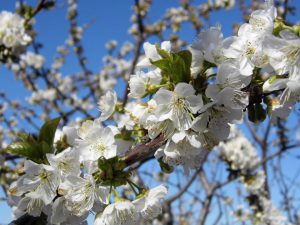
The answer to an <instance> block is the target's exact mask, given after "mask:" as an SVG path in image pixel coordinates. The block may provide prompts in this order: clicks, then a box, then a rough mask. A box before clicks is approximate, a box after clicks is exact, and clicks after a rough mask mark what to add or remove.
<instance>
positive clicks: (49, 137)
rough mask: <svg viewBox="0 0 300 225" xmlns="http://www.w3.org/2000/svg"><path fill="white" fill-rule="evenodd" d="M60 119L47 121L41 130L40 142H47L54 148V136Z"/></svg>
mask: <svg viewBox="0 0 300 225" xmlns="http://www.w3.org/2000/svg"><path fill="white" fill-rule="evenodd" d="M59 121H60V118H56V119H53V120H49V121H47V122H46V123H45V124H44V125H43V126H42V127H41V130H40V134H39V138H38V142H43V141H45V142H46V143H47V144H48V145H49V146H53V141H54V136H55V132H56V129H57V126H58V124H59Z"/></svg>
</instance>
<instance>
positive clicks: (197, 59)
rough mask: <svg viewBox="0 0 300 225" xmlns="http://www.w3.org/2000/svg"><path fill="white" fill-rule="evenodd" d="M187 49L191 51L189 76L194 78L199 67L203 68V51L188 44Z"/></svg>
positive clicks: (198, 71)
mask: <svg viewBox="0 0 300 225" xmlns="http://www.w3.org/2000/svg"><path fill="white" fill-rule="evenodd" d="M189 51H190V52H191V53H192V64H191V76H192V77H193V78H194V79H196V78H197V76H198V74H199V73H200V71H201V69H202V68H203V62H204V57H203V52H202V51H201V50H198V49H195V48H193V47H192V46H189Z"/></svg>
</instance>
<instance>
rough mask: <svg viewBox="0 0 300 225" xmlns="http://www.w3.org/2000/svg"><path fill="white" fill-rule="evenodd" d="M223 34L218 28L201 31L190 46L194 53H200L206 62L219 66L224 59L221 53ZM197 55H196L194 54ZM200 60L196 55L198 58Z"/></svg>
mask: <svg viewBox="0 0 300 225" xmlns="http://www.w3.org/2000/svg"><path fill="white" fill-rule="evenodd" d="M222 42H223V34H222V32H221V28H220V27H211V28H210V29H209V30H206V31H203V32H201V33H200V34H199V35H198V38H197V39H196V40H195V41H194V43H193V44H192V45H191V49H193V51H194V52H192V53H194V54H195V53H196V51H197V50H198V51H201V52H202V53H203V57H204V59H205V60H206V61H208V62H211V63H214V64H217V65H218V64H220V63H221V62H222V61H223V60H224V59H223V58H224V56H223V51H222V45H223V44H222ZM196 54H197V53H196ZM196 58H201V57H200V54H199V53H198V57H196Z"/></svg>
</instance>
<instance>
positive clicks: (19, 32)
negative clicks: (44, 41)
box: [0, 11, 31, 48]
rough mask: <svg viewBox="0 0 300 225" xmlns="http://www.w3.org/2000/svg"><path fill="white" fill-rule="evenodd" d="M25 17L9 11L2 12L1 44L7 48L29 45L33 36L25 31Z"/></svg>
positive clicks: (0, 23) (0, 24)
mask: <svg viewBox="0 0 300 225" xmlns="http://www.w3.org/2000/svg"><path fill="white" fill-rule="evenodd" d="M24 22H25V21H24V19H23V18H21V17H20V16H19V15H17V14H13V13H10V12H7V11H2V12H1V13H0V45H4V46H5V47H7V48H11V47H18V46H21V45H23V46H24V45H27V44H28V43H29V42H30V41H31V38H30V36H28V35H27V34H26V33H25V27H24Z"/></svg>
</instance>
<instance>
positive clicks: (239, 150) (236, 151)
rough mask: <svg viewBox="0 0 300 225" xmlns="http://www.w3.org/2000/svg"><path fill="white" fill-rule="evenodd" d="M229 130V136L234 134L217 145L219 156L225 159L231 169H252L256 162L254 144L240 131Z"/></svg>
mask: <svg viewBox="0 0 300 225" xmlns="http://www.w3.org/2000/svg"><path fill="white" fill-rule="evenodd" d="M231 132H233V134H231V136H233V135H234V136H233V137H232V138H230V139H229V140H227V141H226V142H224V143H220V145H219V148H220V155H221V158H223V159H224V160H226V161H227V162H228V163H229V165H230V168H231V169H233V170H244V171H247V170H251V169H253V168H254V167H255V166H256V164H257V163H258V157H257V153H256V150H255V148H254V146H253V145H252V144H251V143H250V142H249V141H248V139H247V138H246V137H244V136H243V134H242V133H241V132H240V131H238V130H236V129H232V130H231Z"/></svg>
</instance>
